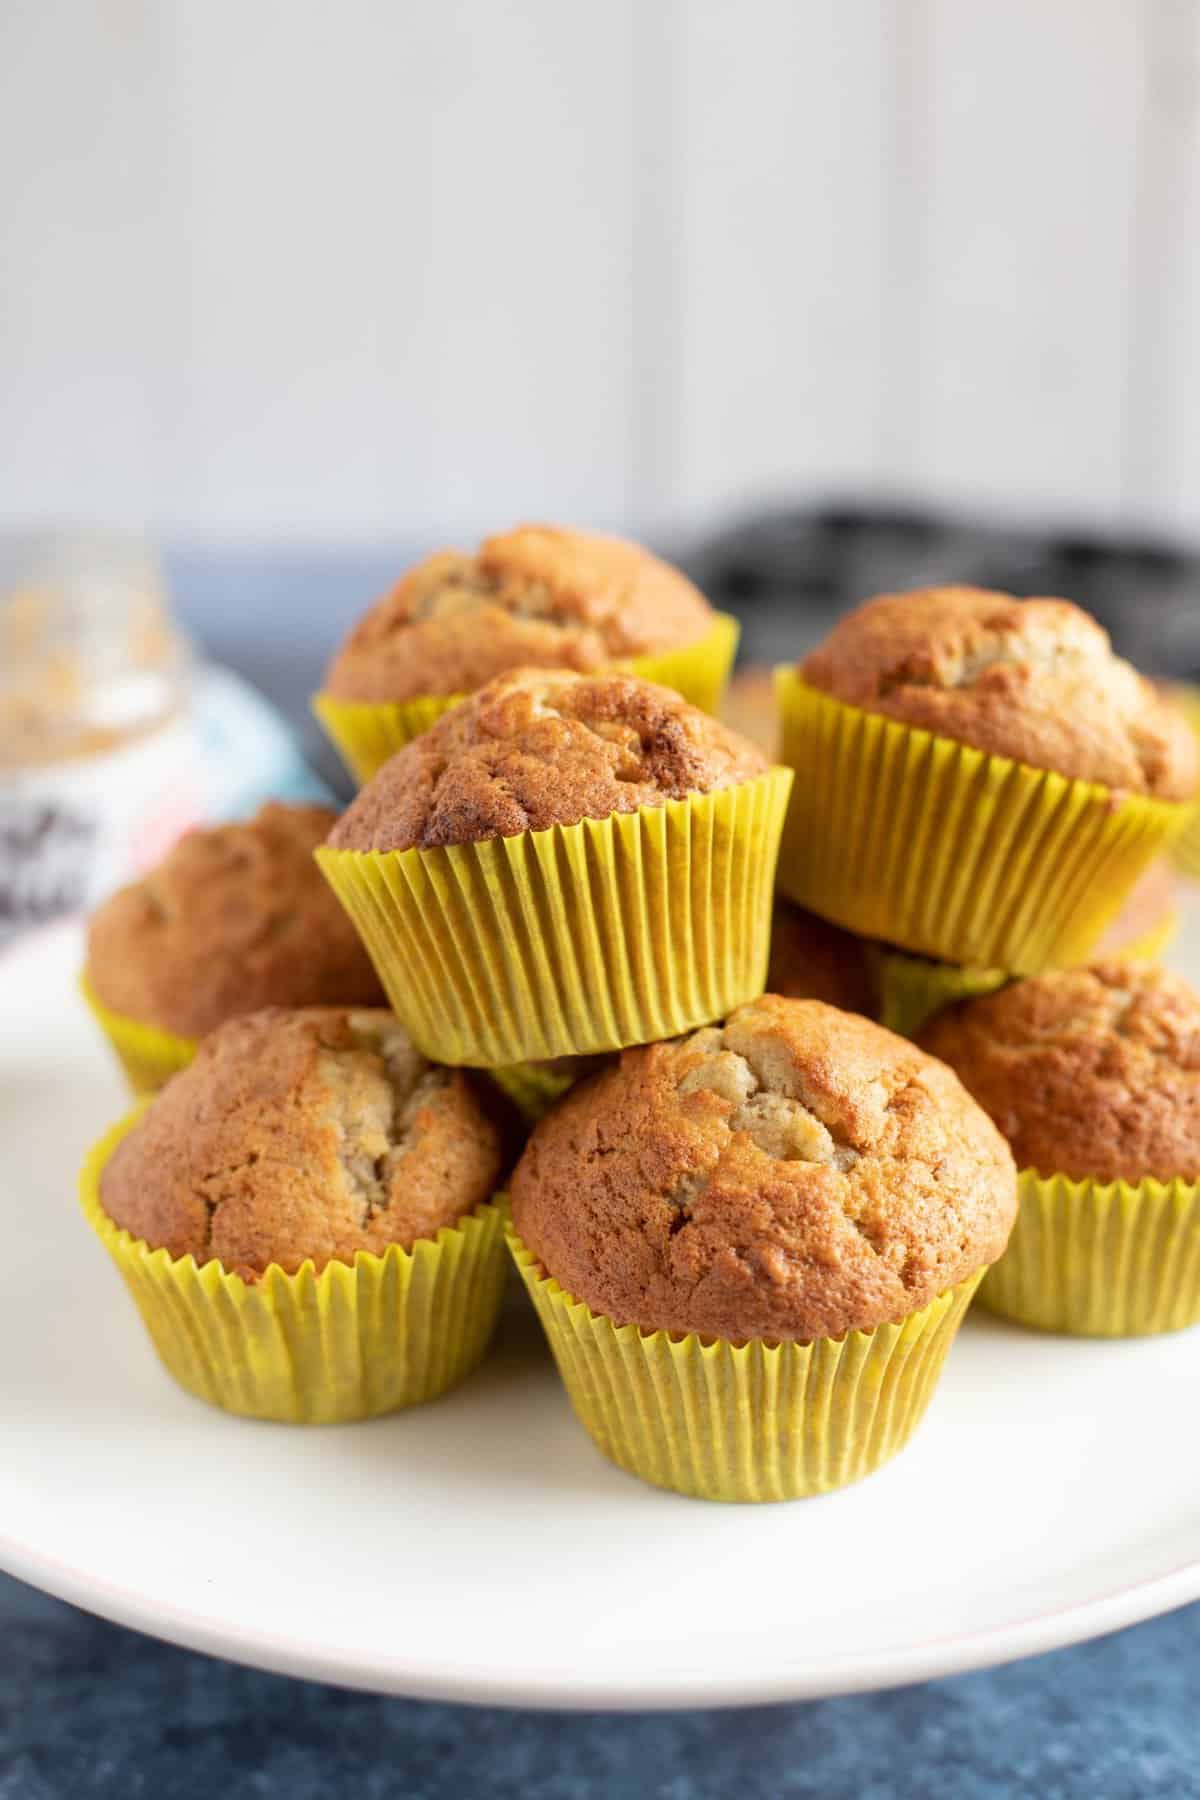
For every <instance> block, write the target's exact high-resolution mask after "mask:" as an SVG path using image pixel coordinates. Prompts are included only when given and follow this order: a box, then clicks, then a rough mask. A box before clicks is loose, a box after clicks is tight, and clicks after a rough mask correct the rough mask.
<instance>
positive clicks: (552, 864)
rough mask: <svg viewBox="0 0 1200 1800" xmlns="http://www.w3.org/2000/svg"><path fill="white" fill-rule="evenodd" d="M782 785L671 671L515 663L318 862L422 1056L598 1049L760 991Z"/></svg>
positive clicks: (363, 807) (412, 757)
mask: <svg viewBox="0 0 1200 1800" xmlns="http://www.w3.org/2000/svg"><path fill="white" fill-rule="evenodd" d="M790 780H791V777H790V774H789V773H788V771H786V770H782V769H773V768H770V767H769V766H768V764H767V763H766V761H765V759H764V758H763V757H762V755H761V754H760V752H759V751H757V750H756V749H755V748H754V746H753V745H752V744H748V743H746V742H745V740H744V739H741V738H739V737H737V736H735V734H734V733H733V732H731V731H729V730H728V729H727V728H726V727H725V726H723V725H721V724H719V723H718V722H717V720H716V719H713V718H710V717H709V716H708V715H707V714H706V713H702V712H700V711H699V710H698V709H697V708H696V707H694V706H689V705H688V703H687V702H686V701H685V700H682V699H680V697H679V695H678V694H675V693H672V692H671V691H670V689H668V688H663V687H658V686H656V685H654V684H653V683H651V682H648V681H641V680H639V679H638V678H636V677H635V676H631V675H614V674H601V675H576V674H572V673H571V672H569V671H566V670H561V669H560V670H553V669H550V670H547V669H523V670H516V671H514V672H513V673H512V674H509V675H502V676H499V677H497V679H496V680H495V681H492V682H489V684H488V685H487V687H485V688H482V689H481V690H480V691H479V693H477V694H473V695H472V696H471V697H470V698H469V699H467V700H464V701H463V702H462V703H461V705H459V706H457V707H455V708H454V710H453V711H452V712H449V713H447V714H445V715H444V716H443V717H442V718H441V719H439V720H438V722H437V724H436V725H434V726H433V727H432V728H431V729H430V730H429V731H428V732H426V733H425V735H424V736H423V737H421V738H418V739H416V740H414V742H413V743H411V744H408V745H406V746H405V748H404V749H403V750H401V751H399V752H398V753H397V754H396V755H395V756H394V757H393V758H392V759H391V761H390V762H388V763H387V764H385V766H384V767H383V768H382V769H381V770H380V771H379V773H378V775H376V776H375V777H374V778H373V779H372V780H371V781H370V782H369V783H368V784H367V786H366V787H365V788H364V789H363V790H362V792H361V793H360V794H359V796H358V798H357V799H356V800H355V801H354V803H353V805H351V806H350V808H349V809H348V810H347V812H346V813H345V814H344V815H343V816H342V818H341V819H340V821H339V822H338V824H337V825H336V826H335V827H334V829H333V831H332V832H331V833H330V835H329V840H328V845H327V847H326V848H325V849H323V850H321V851H319V852H318V859H319V861H320V863H321V866H322V868H323V869H324V871H325V874H326V875H327V877H328V879H329V881H330V883H331V884H332V886H333V887H334V888H335V890H336V891H337V894H338V897H339V898H340V899H341V901H342V903H343V905H344V906H345V907H346V909H347V911H348V912H349V914H350V916H351V917H352V918H353V919H354V922H355V924H356V925H357V926H358V928H359V931H360V932H361V934H362V937H363V941H364V942H365V944H366V945H367V947H368V949H369V950H370V952H371V955H372V957H373V958H374V961H375V966H376V968H377V969H378V971H379V974H380V977H381V979H382V981H383V984H384V987H385V989H386V990H387V993H388V997H389V999H390V1001H391V1004H392V1007H393V1008H394V1010H395V1012H396V1014H397V1016H398V1017H399V1018H400V1019H401V1020H402V1021H403V1023H404V1025H405V1027H406V1029H407V1030H408V1031H409V1032H410V1034H411V1036H412V1038H413V1040H414V1042H415V1043H417V1044H418V1045H419V1047H420V1048H421V1049H422V1051H423V1052H424V1053H425V1054H426V1055H427V1056H429V1057H432V1058H434V1059H435V1060H437V1061H438V1062H445V1063H475V1064H479V1065H482V1066H485V1067H496V1066H504V1065H508V1064H511V1063H524V1062H540V1061H545V1060H548V1059H550V1058H555V1057H560V1056H583V1055H590V1054H595V1053H598V1052H602V1051H606V1050H617V1049H620V1048H621V1047H622V1046H624V1045H626V1044H634V1043H645V1042H649V1041H650V1040H652V1039H654V1038H661V1037H667V1036H670V1035H671V1034H672V1033H674V1032H678V1031H684V1030H687V1029H689V1028H690V1027H691V1026H694V1025H700V1024H704V1023H707V1022H708V1021H710V1020H712V1019H715V1018H720V1017H721V1016H722V1015H723V1014H724V1013H726V1012H727V1011H729V1009H730V1008H731V1007H733V1006H737V1005H739V1004H740V1003H741V1002H742V1001H744V1000H748V999H752V998H753V996H754V995H755V994H758V993H761V992H762V988H763V982H764V980H765V977H766V968H767V951H768V945H769V939H770V916H771V899H772V890H773V886H774V878H775V858H776V853H777V849H778V842H779V832H780V829H781V826H782V820H783V811H784V807H785V805H786V802H787V790H788V784H789V782H790Z"/></svg>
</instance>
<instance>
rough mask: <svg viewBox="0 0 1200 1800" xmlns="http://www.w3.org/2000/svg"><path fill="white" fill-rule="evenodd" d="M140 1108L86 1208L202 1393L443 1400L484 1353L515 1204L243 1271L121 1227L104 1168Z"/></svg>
mask: <svg viewBox="0 0 1200 1800" xmlns="http://www.w3.org/2000/svg"><path fill="white" fill-rule="evenodd" d="M138 1116H139V1114H138V1113H137V1112H135V1113H133V1114H132V1115H130V1116H129V1117H127V1118H125V1119H123V1120H122V1121H121V1122H120V1123H119V1124H118V1125H116V1126H114V1127H113V1129H112V1130H111V1131H109V1132H108V1133H107V1135H106V1136H105V1137H103V1138H102V1139H101V1140H100V1142H99V1143H98V1144H97V1145H96V1146H95V1148H94V1149H93V1150H92V1152H91V1154H90V1155H89V1156H88V1158H87V1161H86V1162H85V1164H84V1167H83V1172H82V1176H81V1178H80V1199H81V1202H82V1206H83V1212H84V1216H85V1218H86V1219H87V1221H88V1224H89V1225H90V1226H91V1227H92V1229H93V1230H94V1231H95V1233H96V1235H97V1237H98V1238H99V1239H100V1242H101V1243H102V1244H103V1245H104V1248H105V1249H106V1250H107V1251H108V1253H109V1255H110V1256H111V1257H112V1259H113V1262H114V1263H115V1264H116V1266H117V1269H118V1270H119V1271H120V1274H121V1277H122V1279H123V1280H124V1282H125V1285H126V1287H127V1288H128V1289H129V1292H130V1294H131V1295H132V1297H133V1300H134V1303H135V1305H136V1306H137V1309H138V1311H139V1313H140V1314H141V1316H142V1322H143V1324H144V1325H145V1327H146V1329H147V1331H148V1332H149V1334H150V1338H151V1341H152V1343H153V1345H154V1348H155V1349H156V1350H157V1352H158V1354H159V1357H160V1358H161V1360H162V1362H163V1363H164V1364H165V1366H166V1368H167V1369H168V1371H169V1372H170V1373H171V1374H172V1375H173V1376H174V1377H175V1380H176V1381H177V1382H178V1383H179V1384H180V1386H181V1387H184V1388H186V1389H187V1390H188V1392H189V1393H190V1394H195V1395H196V1396H197V1397H198V1398H199V1399H201V1400H207V1401H209V1402H210V1403H211V1404H212V1405H213V1406H219V1407H222V1408H224V1410H225V1411H226V1412H231V1413H241V1414H243V1415H244V1416H246V1417H247V1418H253V1419H275V1420H279V1421H281V1422H283V1423H286V1424H293V1425H318V1424H321V1425H324V1424H334V1423H340V1422H343V1421H346V1420H350V1419H368V1418H372V1417H374V1416H375V1415H376V1414H377V1413H386V1412H394V1411H395V1410H396V1409H397V1408H399V1407H402V1406H416V1405H419V1404H420V1403H421V1402H422V1401H425V1400H433V1399H435V1398H436V1397H437V1396H438V1395H439V1394H443V1393H445V1392H446V1390H447V1389H448V1388H452V1387H454V1386H455V1385H456V1384H457V1383H458V1382H460V1381H462V1380H463V1378H464V1377H465V1376H466V1375H468V1374H470V1372H471V1370H472V1369H473V1368H475V1366H476V1364H477V1363H478V1362H479V1361H480V1360H481V1359H482V1357H483V1355H484V1352H485V1351H486V1349H487V1346H488V1340H489V1339H490V1337H491V1334H492V1329H493V1327H494V1325H495V1322H496V1318H497V1315H498V1312H499V1309H500V1301H501V1296H502V1294H503V1291H504V1283H505V1274H506V1262H507V1259H506V1257H505V1254H504V1241H503V1224H504V1209H503V1207H502V1206H501V1205H499V1204H496V1203H493V1202H488V1203H486V1204H484V1205H482V1206H478V1207H476V1209H475V1211H474V1212H473V1213H471V1214H469V1215H468V1216H467V1217H466V1218H463V1219H461V1220H460V1221H459V1222H458V1224H457V1225H455V1226H449V1227H446V1228H444V1229H443V1230H441V1231H439V1232H438V1234H437V1237H436V1239H434V1238H422V1239H419V1240H418V1242H417V1243H415V1244H414V1245H413V1247H412V1249H411V1250H403V1249H401V1248H400V1247H399V1246H398V1245H394V1244H393V1245H391V1246H390V1247H389V1248H388V1249H387V1250H386V1251H385V1252H384V1254H383V1255H382V1256H374V1255H370V1254H368V1253H367V1252H365V1251H360V1252H359V1253H358V1255H357V1256H356V1257H355V1259H354V1261H353V1263H342V1262H332V1263H327V1264H326V1266H325V1268H324V1269H323V1270H322V1271H321V1273H320V1274H317V1273H316V1272H315V1271H314V1269H313V1265H312V1264H311V1263H305V1264H304V1266H303V1267H302V1268H301V1269H300V1270H299V1271H298V1272H297V1273H296V1274H295V1275H288V1274H285V1273H284V1271H283V1270H282V1269H281V1268H279V1267H277V1266H275V1265H272V1267H270V1268H268V1269H267V1271H266V1273H265V1274H264V1275H263V1277H262V1278H261V1280H259V1281H255V1282H246V1281H243V1280H242V1279H241V1278H240V1276H237V1275H233V1274H230V1273H229V1272H228V1271H227V1270H225V1269H224V1268H222V1266H221V1264H220V1263H219V1262H216V1261H213V1262H207V1263H204V1264H201V1265H198V1264H197V1263H196V1261H195V1259H194V1258H193V1257H191V1256H184V1257H171V1256H170V1255H168V1253H167V1251H165V1250H152V1249H151V1248H150V1246H149V1245H148V1244H146V1243H144V1242H143V1241H142V1240H140V1239H138V1238H134V1237H131V1236H130V1234H129V1232H127V1231H124V1230H122V1229H121V1228H120V1227H119V1226H117V1225H115V1224H114V1223H113V1221H112V1220H111V1219H110V1218H109V1216H108V1214H107V1213H106V1212H105V1211H104V1208H103V1207H102V1205H101V1203H100V1194H99V1183H100V1174H101V1170H102V1169H103V1167H104V1165H105V1163H106V1162H107V1160H108V1158H109V1156H110V1155H111V1154H112V1152H113V1150H114V1149H115V1148H116V1146H117V1144H118V1143H119V1141H120V1140H121V1138H122V1137H123V1136H124V1135H125V1133H126V1132H127V1131H128V1130H129V1129H130V1127H131V1126H132V1125H133V1124H134V1122H135V1121H136V1119H137V1117H138Z"/></svg>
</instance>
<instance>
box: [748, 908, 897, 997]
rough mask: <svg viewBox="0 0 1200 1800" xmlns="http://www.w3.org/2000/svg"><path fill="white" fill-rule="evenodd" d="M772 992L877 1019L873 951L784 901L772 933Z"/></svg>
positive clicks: (769, 975)
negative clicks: (822, 1002)
mask: <svg viewBox="0 0 1200 1800" xmlns="http://www.w3.org/2000/svg"><path fill="white" fill-rule="evenodd" d="M767 991H768V993H772V994H781V995H783V996H784V997H785V998H786V999H791V1000H824V1001H825V1002H826V1004H827V1005H829V1006H840V1007H841V1008H842V1009H843V1011H845V1012H856V1013H864V1014H865V1015H866V1016H867V1017H868V1018H874V1017H875V1016H876V1013H877V1011H878V1007H879V993H878V979H877V975H876V972H875V967H874V959H873V957H872V947H871V946H870V945H868V944H865V943H864V942H863V940H862V938H858V937H855V935H854V933H853V932H852V931H843V930H842V929H841V927H840V926H839V925H831V924H830V923H829V922H828V920H826V919H821V918H818V917H817V914H816V913H810V912H805V910H804V908H803V907H802V906H791V905H790V904H789V903H788V902H787V901H786V900H780V901H779V902H778V904H777V905H776V907H775V923H774V926H773V928H772V932H771V962H770V967H769V968H768V970H767Z"/></svg>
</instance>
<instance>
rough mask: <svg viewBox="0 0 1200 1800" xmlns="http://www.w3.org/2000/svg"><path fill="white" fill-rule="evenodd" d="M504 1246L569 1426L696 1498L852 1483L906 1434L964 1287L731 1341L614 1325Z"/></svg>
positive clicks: (770, 1496)
mask: <svg viewBox="0 0 1200 1800" xmlns="http://www.w3.org/2000/svg"><path fill="white" fill-rule="evenodd" d="M508 1245H509V1249H510V1250H511V1251H512V1254H513V1258H514V1260H515V1262H516V1265H517V1268H518V1269H519V1270H520V1273H521V1277H522V1279H523V1281H524V1282H525V1286H526V1288H527V1290H528V1292H529V1295H530V1298H531V1299H532V1301H533V1304H534V1306H535V1307H536V1309H537V1313H538V1317H539V1318H540V1319H541V1322H542V1326H543V1328H544V1330H545V1333H546V1336H547V1338H548V1339H549V1342H550V1348H551V1350H552V1351H553V1353H554V1360H555V1362H556V1363H557V1364H558V1369H559V1373H560V1375H561V1376H562V1379H563V1383H564V1385H565V1387H566V1390H567V1393H568V1396H569V1397H570V1401H571V1405H572V1406H573V1407H574V1409H575V1413H576V1416H577V1417H578V1419H579V1422H580V1424H581V1425H582V1426H583V1427H584V1429H585V1430H586V1431H587V1432H588V1433H589V1435H590V1436H591V1437H592V1439H593V1440H594V1441H595V1443H596V1445H597V1448H598V1449H600V1450H601V1451H602V1452H603V1453H604V1455H605V1456H607V1457H608V1458H609V1460H610V1461H612V1462H615V1463H616V1464H617V1466H618V1467H619V1468H622V1469H625V1470H626V1471H627V1472H628V1473H629V1474H630V1475H637V1476H640V1478H641V1479H642V1480H643V1481H649V1482H651V1483H653V1485H654V1486H655V1487H663V1488H673V1489H674V1490H675V1492H676V1493H680V1494H689V1495H692V1496H694V1497H695V1498H696V1499H699V1500H752V1501H763V1500H800V1499H804V1498H805V1497H806V1496H808V1495H811V1494H824V1493H828V1492H829V1491H830V1490H831V1489H832V1488H839V1487H845V1486H846V1485H847V1484H848V1483H850V1482H852V1481H859V1480H861V1479H862V1477H863V1476H864V1475H869V1474H871V1473H872V1471H873V1470H875V1469H877V1468H879V1467H880V1466H881V1464H883V1463H885V1462H887V1461H888V1460H889V1458H890V1457H893V1456H895V1454H896V1453H897V1451H898V1450H901V1449H902V1448H903V1446H904V1445H905V1444H906V1443H907V1442H908V1440H909V1438H910V1437H911V1436H912V1433H913V1431H914V1430H915V1429H916V1426H917V1425H918V1423H919V1422H920V1419H921V1417H922V1415H923V1413H924V1411H925V1408H926V1407H927V1405H928V1404H929V1399H930V1396H931V1394H932V1393H933V1390H934V1387H935V1386H936V1384H937V1379H938V1376H939V1374H940V1373H941V1369H942V1364H943V1363H944V1361H945V1359H946V1352H947V1351H948V1350H949V1348H950V1345H951V1343H952V1342H953V1339H954V1334H955V1332H956V1331H957V1330H958V1327H959V1324H960V1322H961V1320H962V1317H963V1314H964V1313H965V1312H966V1310H967V1307H968V1305H969V1304H970V1301H971V1296H972V1294H973V1293H974V1292H975V1289H976V1287H977V1286H978V1284H979V1281H980V1276H981V1274H982V1271H980V1273H979V1274H975V1275H972V1276H971V1277H970V1278H969V1279H968V1280H967V1281H964V1282H962V1283H961V1284H960V1285H959V1286H958V1287H955V1288H951V1289H949V1290H948V1291H947V1292H946V1293H944V1294H941V1295H939V1297H938V1298H937V1299H936V1300H933V1301H931V1302H930V1304H929V1305H928V1306H925V1307H922V1309H921V1311H920V1312H916V1313H912V1314H910V1315H909V1317H908V1318H907V1319H904V1320H902V1321H900V1323H898V1324H895V1325H880V1326H878V1327H877V1328H876V1329H875V1330H874V1331H851V1332H847V1333H846V1334H845V1336H844V1337H840V1338H817V1339H815V1340H814V1341H813V1342H812V1343H808V1344H793V1343H778V1344H777V1343H768V1342H766V1341H765V1340H761V1339H751V1340H750V1341H749V1342H748V1343H744V1344H734V1343H729V1342H726V1341H725V1340H724V1339H722V1338H701V1337H697V1336H695V1335H694V1334H692V1335H689V1336H687V1337H674V1336H672V1335H671V1334H669V1333H668V1332H665V1331H655V1332H641V1331H639V1330H638V1328H637V1327H636V1326H635V1325H614V1324H613V1322H612V1320H611V1319H607V1318H605V1317H603V1316H602V1315H600V1314H597V1313H593V1312H592V1311H591V1309H590V1308H589V1307H588V1306H587V1305H585V1304H584V1302H583V1301H581V1300H576V1299H574V1298H573V1297H572V1296H571V1295H570V1294H568V1293H567V1292H566V1291H565V1290H564V1289H563V1288H562V1287H560V1286H559V1284H558V1282H557V1281H555V1280H554V1279H553V1278H552V1277H550V1276H547V1275H546V1274H545V1273H544V1271H543V1270H542V1268H541V1265H540V1264H539V1263H538V1261H537V1259H536V1258H535V1257H534V1256H533V1255H532V1254H531V1252H530V1251H529V1250H528V1249H527V1248H526V1246H525V1245H524V1244H523V1243H522V1241H521V1239H520V1238H519V1237H518V1236H517V1235H516V1233H515V1232H513V1231H512V1230H511V1229H510V1230H509V1233H508Z"/></svg>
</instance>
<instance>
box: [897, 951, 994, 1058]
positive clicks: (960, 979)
mask: <svg viewBox="0 0 1200 1800" xmlns="http://www.w3.org/2000/svg"><path fill="white" fill-rule="evenodd" d="M871 962H872V964H873V969H874V977H875V986H876V992H877V993H878V995H879V1022H880V1024H881V1025H886V1026H887V1028H888V1030H889V1031H896V1032H899V1034H900V1036H901V1037H915V1036H916V1034H917V1032H918V1031H920V1029H921V1027H922V1025H924V1024H925V1023H926V1021H927V1020H929V1019H931V1018H932V1017H933V1015H934V1013H937V1012H941V1010H942V1008H943V1007H944V1006H950V1005H952V1004H953V1002H954V1001H956V1000H969V999H973V998H974V997H975V996H976V995H978V994H994V993H995V991H996V989H997V988H1001V987H1003V986H1004V984H1005V982H1006V981H1007V980H1008V976H1007V975H1006V974H1005V973H1004V971H1003V970H1002V969H964V968H960V967H959V966H958V965H957V964H956V963H943V962H931V961H930V960H929V958H928V957H925V956H906V955H905V954H904V952H903V951H901V950H888V949H887V948H885V946H884V945H882V944H877V945H873V946H872V948H871Z"/></svg>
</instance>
